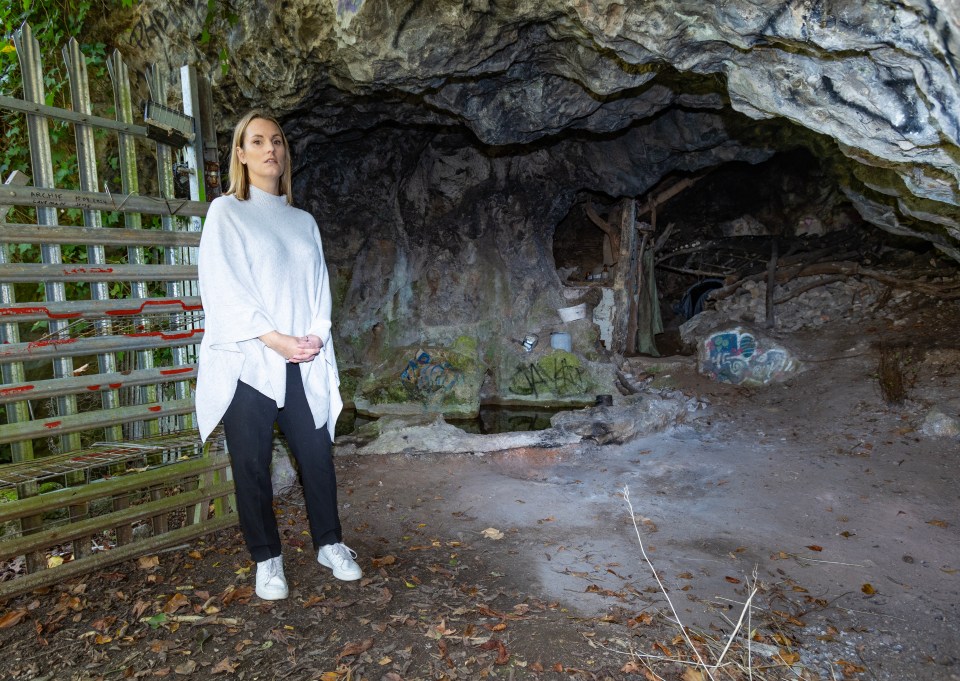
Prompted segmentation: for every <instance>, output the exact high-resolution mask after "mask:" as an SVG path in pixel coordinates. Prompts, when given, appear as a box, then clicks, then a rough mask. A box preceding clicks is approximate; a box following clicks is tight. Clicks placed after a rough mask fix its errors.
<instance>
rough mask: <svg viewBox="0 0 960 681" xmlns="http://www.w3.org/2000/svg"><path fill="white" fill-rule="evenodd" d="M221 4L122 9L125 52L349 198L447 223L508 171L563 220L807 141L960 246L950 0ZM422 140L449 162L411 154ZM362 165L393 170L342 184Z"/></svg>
mask: <svg viewBox="0 0 960 681" xmlns="http://www.w3.org/2000/svg"><path fill="white" fill-rule="evenodd" d="M214 4H215V5H216V7H214V8H213V10H210V9H208V7H207V3H206V2H205V1H204V2H196V1H195V2H184V3H167V2H164V1H161V0H144V1H143V2H141V3H139V5H138V6H137V7H135V8H133V9H132V10H130V13H129V14H125V15H119V16H118V18H117V19H116V20H117V21H120V22H122V23H123V24H124V26H123V28H122V29H120V30H119V34H120V35H121V36H122V37H121V39H120V43H121V51H122V52H123V53H124V55H125V57H126V58H127V61H128V63H130V65H131V66H132V67H133V68H134V69H139V70H143V69H145V68H146V67H148V66H151V65H153V66H155V67H156V68H160V69H167V70H169V71H170V72H171V73H172V74H176V73H177V72H178V70H179V67H180V66H181V65H182V64H185V63H189V64H194V65H196V66H197V67H198V69H200V70H201V71H202V72H203V73H205V74H207V75H208V77H209V78H210V79H211V81H212V85H213V92H214V101H215V105H216V109H217V114H218V127H219V132H220V133H222V134H223V133H226V132H228V131H229V129H230V128H231V126H232V124H233V122H234V121H235V120H236V119H237V118H238V117H239V115H240V114H242V113H243V112H244V111H246V110H248V109H249V108H251V107H263V108H266V109H268V110H270V111H272V112H274V113H275V114H276V115H278V117H280V118H281V119H282V120H283V121H284V123H285V126H286V127H287V128H288V132H289V135H290V137H291V140H292V142H293V144H294V146H295V148H296V150H297V158H298V170H299V171H300V172H301V173H303V172H304V171H306V172H307V173H308V174H309V173H310V172H314V173H316V175H315V176H312V177H310V178H309V179H308V180H305V182H307V183H308V184H310V185H315V184H317V183H330V182H334V181H335V182H336V183H337V188H338V189H337V191H338V193H339V194H340V195H341V196H345V195H347V194H349V193H350V192H349V188H351V187H352V188H353V189H354V190H356V193H355V195H356V196H359V197H361V198H358V199H357V206H356V208H357V209H358V210H360V209H362V208H363V204H366V203H368V201H369V196H363V195H364V190H363V188H362V187H361V186H360V185H361V184H373V185H376V186H377V187H378V188H377V189H376V190H375V191H376V192H377V193H379V194H381V195H382V194H383V192H387V194H389V195H391V196H392V197H393V201H394V204H395V206H394V208H393V209H392V210H394V211H397V210H400V211H401V212H402V208H400V209H398V208H396V206H401V204H404V202H406V203H407V204H408V205H412V204H413V203H416V202H417V201H420V202H421V203H423V202H424V199H416V198H415V197H413V191H414V189H419V190H422V191H424V192H428V193H430V194H432V195H433V197H432V198H431V199H430V200H429V202H430V203H431V205H430V206H421V208H422V209H423V210H425V211H426V212H425V213H424V214H423V215H424V217H425V218H426V217H430V218H432V219H435V220H437V221H439V222H443V216H444V215H446V214H448V213H449V212H450V210H452V209H453V207H454V204H456V203H457V202H463V201H467V200H470V199H471V197H472V195H471V190H470V187H469V186H467V185H464V184H462V183H470V182H472V183H474V184H475V185H476V184H477V183H481V184H482V183H483V182H489V181H491V179H490V178H496V177H498V176H502V175H503V174H504V173H507V174H511V173H512V175H511V178H512V179H511V180H510V181H509V182H508V185H509V186H515V187H517V188H518V190H522V191H530V189H529V187H523V186H522V185H523V184H524V182H523V179H524V178H526V179H528V180H529V182H530V183H531V186H532V185H533V184H534V183H538V184H540V187H541V188H540V190H539V191H540V193H541V196H539V197H538V198H537V200H538V201H541V202H547V203H550V202H551V201H554V202H555V203H556V205H555V206H546V207H545V209H544V211H543V214H544V216H548V217H549V219H551V220H555V221H559V220H560V219H562V218H563V215H564V214H565V212H566V211H567V210H569V203H570V200H567V201H566V203H565V204H564V201H563V200H558V199H555V198H554V199H551V198H550V196H549V194H550V193H551V192H559V193H560V194H562V193H563V191H564V188H566V190H567V191H568V195H569V196H572V192H577V191H593V192H604V193H606V194H608V195H610V196H611V197H617V196H631V195H633V196H640V195H642V194H643V193H644V192H646V191H647V190H649V189H650V188H651V187H652V186H654V185H655V184H656V182H657V181H658V180H659V179H661V178H662V177H663V176H664V175H666V174H669V173H671V172H695V171H697V170H699V169H702V168H709V167H712V166H715V165H717V164H720V163H724V162H726V161H733V160H743V161H748V162H752V163H756V162H760V161H763V160H765V159H767V158H769V157H770V156H771V155H772V154H773V153H774V152H776V151H778V150H786V149H792V148H795V147H798V146H802V147H806V148H808V149H810V150H811V151H812V152H813V153H814V154H815V155H816V156H817V157H818V158H820V159H822V162H823V163H824V164H825V165H826V166H828V167H829V168H830V170H831V173H832V174H833V177H834V178H835V181H836V183H837V186H838V188H839V189H840V191H842V192H843V194H844V195H845V196H846V197H847V199H848V200H849V201H850V202H852V204H853V205H854V206H855V207H856V208H857V210H858V211H859V212H860V214H861V215H862V216H863V217H864V218H865V219H866V220H867V221H868V222H870V223H872V224H874V225H876V226H878V227H880V228H882V229H884V230H887V231H889V232H893V233H896V234H901V235H909V236H915V237H919V238H922V239H925V240H927V241H929V242H931V243H933V244H934V245H935V246H936V247H937V248H939V249H940V250H941V251H942V252H944V253H945V254H947V255H949V256H950V257H953V258H954V259H957V260H960V208H958V205H960V191H958V180H960V166H958V164H957V159H958V139H960V123H958V112H960V106H958V91H960V88H958V77H957V47H958V43H957V34H958V21H957V19H958V10H957V8H956V7H955V4H954V3H953V2H947V1H941V2H932V1H930V2H924V1H920V0H898V1H896V2H892V1H890V2H886V1H874V0H867V1H860V0H856V1H854V0H840V1H837V2H825V1H819V0H809V1H800V2H774V1H770V0H749V1H748V0H718V1H717V2H709V3H706V2H702V0H658V1H656V2H604V1H601V0H576V1H573V2H560V1H556V0H537V1H536V2H534V1H525V0H517V1H516V2H510V3H506V2H495V1H492V0H465V1H463V2H440V1H436V2H409V1H405V2H387V1H386V0H368V1H366V2H364V0H321V1H307V0H283V1H281V2H272V1H269V0H232V1H231V2H218V3H214ZM205 31H206V34H205V33H204V32H205ZM204 35H209V36H211V38H210V39H209V40H204V39H201V37H202V36H204ZM174 80H175V78H174V79H172V80H171V84H173V83H174ZM221 143H223V139H221ZM465 149H470V150H469V151H464V150H465ZM431 155H432V156H434V157H443V164H444V165H445V166H446V167H447V171H449V173H452V175H451V176H449V177H444V176H443V174H444V171H443V170H436V169H433V170H430V169H424V167H423V160H422V159H423V158H424V157H425V156H431ZM521 156H522V157H523V158H524V159H525V161H524V164H525V166H524V169H519V167H518V163H519V162H518V161H517V159H518V158H519V157H521ZM345 165H346V166H350V167H352V168H353V169H354V170H353V172H352V174H351V172H348V171H346V170H344V166H345ZM311 169H312V171H311ZM373 172H380V173H383V174H385V176H386V177H392V178H393V181H392V183H390V182H388V181H386V180H383V179H380V180H376V181H368V182H366V183H364V182H363V181H361V180H358V179H357V178H356V177H355V175H356V173H373ZM456 177H460V178H462V179H460V180H456V179H455V178H456ZM518 178H519V179H518ZM302 182H304V181H301V183H302ZM431 182H439V187H438V186H435V185H431ZM457 182H461V184H462V186H454V185H455V184H456V183H457ZM502 187H503V179H502V177H501V188H502ZM473 198H476V197H473ZM444 202H446V204H448V205H445V204H444ZM308 203H309V202H308ZM312 208H313V209H314V210H315V212H318V213H321V214H323V213H325V212H326V213H330V212H332V211H333V210H334V209H333V208H332V207H331V206H330V205H328V204H326V203H325V202H324V201H322V200H317V201H314V203H313V205H312ZM336 210H337V211H339V212H340V213H341V214H343V213H348V214H349V213H350V206H349V205H347V206H343V205H341V206H339V208H337V209H336ZM387 212H389V211H387ZM380 218H381V219H385V220H386V221H388V222H389V221H390V220H391V218H390V217H389V216H388V215H382V216H380ZM397 219H398V220H399V218H397ZM545 219H546V218H545ZM554 224H555V223H554ZM481 231H482V230H481Z"/></svg>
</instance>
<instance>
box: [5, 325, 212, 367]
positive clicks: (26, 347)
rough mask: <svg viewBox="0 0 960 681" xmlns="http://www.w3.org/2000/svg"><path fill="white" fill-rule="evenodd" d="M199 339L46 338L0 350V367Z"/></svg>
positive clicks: (162, 334) (192, 333)
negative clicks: (20, 362)
mask: <svg viewBox="0 0 960 681" xmlns="http://www.w3.org/2000/svg"><path fill="white" fill-rule="evenodd" d="M202 338H203V329H186V330H171V331H144V332H142V333H130V334H126V335H123V336H91V337H89V338H55V337H54V338H46V339H43V340H38V341H33V342H30V343H7V344H6V345H2V346H0V363H5V362H19V361H24V360H35V359H43V358H49V357H83V356H86V355H96V354H99V353H101V352H119V351H121V350H122V351H124V352H130V351H133V350H154V349H159V348H170V347H180V346H183V345H195V344H197V343H199V342H200V340H201V339H202Z"/></svg>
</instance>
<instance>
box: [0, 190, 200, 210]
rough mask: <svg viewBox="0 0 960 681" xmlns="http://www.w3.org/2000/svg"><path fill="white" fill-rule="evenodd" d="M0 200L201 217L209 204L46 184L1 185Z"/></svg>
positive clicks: (10, 202) (86, 208)
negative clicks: (53, 186) (81, 189)
mask: <svg viewBox="0 0 960 681" xmlns="http://www.w3.org/2000/svg"><path fill="white" fill-rule="evenodd" d="M0 202H2V203H4V204H10V205H13V206H48V207H50V208H80V209H82V210H105V211H108V212H118V213H149V214H150V215H183V216H188V217H189V216H198V217H202V216H204V215H206V214H207V208H209V206H210V204H209V203H205V202H203V201H189V200H187V199H167V198H163V197H160V196H140V195H139V194H122V193H121V194H114V193H112V192H111V193H103V192H81V191H77V190H75V189H56V188H46V187H11V186H8V185H4V186H3V187H0Z"/></svg>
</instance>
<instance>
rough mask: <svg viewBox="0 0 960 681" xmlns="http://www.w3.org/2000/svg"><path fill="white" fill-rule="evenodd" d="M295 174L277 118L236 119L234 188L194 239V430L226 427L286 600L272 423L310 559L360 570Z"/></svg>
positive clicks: (267, 592)
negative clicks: (305, 527) (287, 463)
mask: <svg viewBox="0 0 960 681" xmlns="http://www.w3.org/2000/svg"><path fill="white" fill-rule="evenodd" d="M291 167H292V164H291V162H290V147H289V145H288V144H287V138H286V136H285V135H284V134H283V130H281V129H280V125H279V124H278V123H277V121H276V120H275V119H273V118H271V117H269V116H265V115H263V114H260V113H257V112H250V113H248V114H247V115H246V116H244V117H243V118H242V119H240V122H239V123H238V124H237V127H236V129H235V130H234V133H233V150H232V154H231V159H230V188H229V189H228V190H227V193H226V194H225V195H224V196H222V197H219V198H217V199H214V201H213V202H212V203H211V204H210V210H209V211H208V212H207V219H206V222H205V224H204V228H203V236H202V238H201V240H200V258H199V271H200V295H201V297H202V299H203V308H204V314H205V319H206V321H205V324H204V326H205V328H204V336H203V341H202V343H201V345H200V367H199V375H198V377H197V395H196V404H197V423H198V425H199V428H200V436H201V437H202V438H203V439H204V440H206V439H207V437H209V435H210V433H211V432H212V431H213V429H214V427H215V426H216V425H217V423H219V422H220V420H221V419H222V420H223V425H224V432H225V434H226V438H227V448H228V450H229V452H230V461H231V464H232V468H233V479H234V482H235V486H236V499H237V510H238V512H239V515H240V527H241V529H242V530H243V536H244V539H245V541H246V544H247V548H248V549H249V551H250V555H251V557H252V558H253V560H254V561H256V563H257V595H258V596H260V598H262V599H265V600H277V599H281V598H286V597H287V593H288V589H287V582H286V578H285V577H284V574H283V557H282V556H281V545H280V535H279V533H278V531H277V520H276V517H275V516H274V513H273V490H272V487H271V482H270V462H271V456H272V451H273V448H272V443H273V428H274V424H275V423H276V424H278V425H279V426H280V430H281V431H282V432H283V434H284V435H285V436H286V438H287V442H288V444H289V445H290V449H291V451H292V452H293V455H294V457H296V459H297V463H298V466H299V469H300V479H301V482H302V483H303V491H304V497H305V499H306V506H307V515H308V516H309V519H310V533H311V535H312V537H313V543H314V548H316V549H317V560H318V561H319V562H320V564H321V565H324V566H325V567H328V568H331V569H332V570H333V575H334V577H336V578H338V579H342V580H354V579H359V578H360V577H361V575H362V572H361V570H360V567H359V566H358V565H357V563H356V562H355V560H354V559H355V558H356V555H357V554H356V553H355V552H354V551H352V550H351V549H350V548H348V547H347V546H345V545H344V544H343V535H342V530H341V527H340V519H339V515H338V512H337V479H336V473H335V471H334V466H333V457H332V452H331V443H332V441H333V435H334V428H335V425H336V422H337V416H339V414H340V410H341V409H342V407H343V402H342V400H341V399H340V393H339V391H338V389H337V387H338V386H339V384H340V379H339V376H338V374H337V361H336V358H335V356H334V353H333V342H332V339H331V337H330V327H331V321H330V309H331V299H330V284H329V279H328V275H327V268H326V264H325V262H324V259H323V246H322V244H321V243H320V232H319V229H318V228H317V223H316V222H315V221H314V219H313V217H312V216H311V215H310V214H309V213H307V212H305V211H302V210H299V209H297V208H294V207H293V196H292V189H291V182H290V172H291Z"/></svg>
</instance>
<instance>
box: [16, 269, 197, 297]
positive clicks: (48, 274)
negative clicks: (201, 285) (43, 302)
mask: <svg viewBox="0 0 960 681" xmlns="http://www.w3.org/2000/svg"><path fill="white" fill-rule="evenodd" d="M196 278H197V266H196V265H87V264H84V263H6V264H2V265H0V282H18V283H24V282H26V283H30V282H76V281H91V282H96V281H131V282H136V281H183V280H184V279H196ZM138 297H139V296H138Z"/></svg>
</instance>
